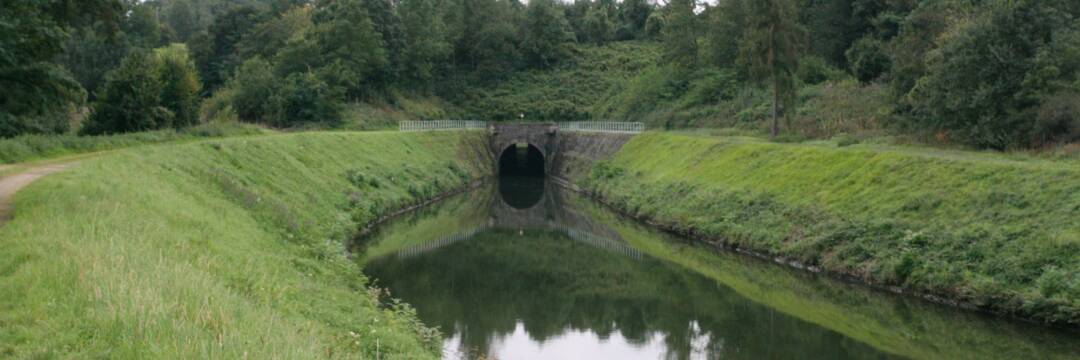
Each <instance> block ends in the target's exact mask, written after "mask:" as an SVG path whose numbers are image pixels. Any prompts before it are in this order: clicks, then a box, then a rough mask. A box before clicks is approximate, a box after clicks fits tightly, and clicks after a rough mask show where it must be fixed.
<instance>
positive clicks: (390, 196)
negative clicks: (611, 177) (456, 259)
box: [0, 132, 490, 359]
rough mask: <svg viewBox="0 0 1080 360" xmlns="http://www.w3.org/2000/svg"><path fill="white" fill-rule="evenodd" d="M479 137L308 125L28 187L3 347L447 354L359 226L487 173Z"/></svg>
mask: <svg viewBox="0 0 1080 360" xmlns="http://www.w3.org/2000/svg"><path fill="white" fill-rule="evenodd" d="M481 140H482V135H481V134H480V133H464V132H441V133H430V134H398V133H360V134H357V133H303V134H290V135H271V136H261V137H247V138H233V139H221V140H211V141H202V142H196V143H190V144H183V145H164V146H144V147H139V148H137V149H128V150H120V151H116V152H114V153H112V154H109V155H108V156H102V157H98V158H94V159H89V160H84V161H82V162H81V163H79V164H77V165H75V166H74V168H72V169H71V170H69V171H67V172H64V173H62V174H56V175H53V176H50V177H47V178H44V179H42V180H40V181H38V182H36V183H34V184H32V185H30V186H29V187H27V188H26V189H24V190H23V191H21V192H19V193H18V194H17V196H16V203H15V210H16V213H15V218H14V220H13V221H12V222H10V223H7V224H5V225H4V226H2V227H0V248H3V249H4V251H2V252H0V309H2V311H0V357H4V358H8V357H12V358H52V357H58V358H132V359H138V358H264V359H273V358H367V359H374V358H379V357H381V358H395V359H396V358H409V359H424V358H435V357H436V354H437V350H438V342H439V339H438V337H437V333H436V332H432V331H431V330H430V329H427V328H426V327H424V326H423V325H421V324H419V322H418V321H417V320H416V319H415V318H414V317H413V316H412V315H411V313H410V312H409V310H408V309H406V308H401V307H394V308H381V307H379V305H378V303H377V302H376V300H375V297H374V295H373V293H372V292H370V290H369V288H368V286H369V283H368V281H367V279H366V278H365V277H364V275H363V274H362V273H361V272H360V269H358V268H357V267H356V266H355V265H354V264H353V263H352V262H351V261H350V260H349V259H347V257H346V255H345V251H344V244H343V241H344V239H345V237H346V236H348V235H349V234H350V233H352V232H353V231H354V230H355V229H357V228H358V227H359V226H360V225H361V224H365V223H368V222H371V221H373V220H375V219H377V218H378V217H380V216H382V215H385V214H386V213H387V212H390V211H393V210H396V209H397V208H400V207H402V206H405V205H408V204H412V203H414V202H417V201H420V200H424V199H428V198H431V197H432V196H434V195H436V194H439V193H441V192H444V191H447V190H449V189H452V188H456V187H460V186H462V185H464V184H465V183H467V182H468V181H469V180H470V179H472V178H476V177H479V176H483V175H486V174H487V173H488V172H489V171H490V169H488V168H487V167H488V166H489V165H488V164H489V160H486V159H485V158H482V157H477V156H478V155H480V154H478V153H476V152H474V151H475V150H476V149H477V147H476V145H477V144H483V143H482V142H479V141H481Z"/></svg>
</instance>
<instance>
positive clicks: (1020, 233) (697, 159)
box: [583, 133, 1080, 324]
mask: <svg viewBox="0 0 1080 360" xmlns="http://www.w3.org/2000/svg"><path fill="white" fill-rule="evenodd" d="M927 152H929V153H927ZM583 183H584V186H585V187H586V188H588V189H590V190H591V191H594V192H596V193H597V194H598V195H599V196H601V197H603V198H604V199H606V200H607V201H609V202H611V203H613V204H614V205H615V206H617V207H619V208H622V209H624V210H626V211H627V212H630V213H632V214H634V215H636V216H638V217H641V218H647V219H650V220H652V221H654V222H657V223H659V224H661V225H662V226H664V227H667V228H671V229H674V230H677V231H681V232H684V233H688V234H693V235H698V236H703V237H707V238H712V239H717V240H721V241H723V242H725V243H728V244H730V245H735V246H739V247H743V248H748V249H753V250H756V251H761V252H766V253H770V254H774V255H778V256H784V257H789V258H793V259H797V260H799V261H802V262H804V263H808V264H811V265H818V266H821V267H823V268H824V269H826V270H829V271H833V272H840V273H846V274H850V275H853V276H857V277H859V278H862V279H863V280H865V281H868V282H871V283H875V284H881V285H891V286H901V287H904V288H908V289H914V290H917V291H925V292H930V293H933V294H936V295H939V296H943V297H946V298H950V299H955V300H963V301H966V302H970V303H972V304H974V305H977V306H980V307H984V308H987V309H991V310H995V311H1001V312H1008V313H1013V314H1016V315H1019V316H1024V317H1029V318H1034V319H1038V320H1042V321H1048V322H1059V323H1072V324H1077V323H1080V222H1077V221H1076V219H1080V166H1078V163H1077V162H1076V161H1072V160H1061V161H1053V160H1047V159H1040V158H1035V157H1022V156H1017V157H999V156H993V155H989V154H981V153H964V152H959V151H944V152H940V153H934V152H932V151H930V150H914V149H905V148H899V147H882V146H877V145H853V146H848V147H845V148H835V147H828V146H822V145H815V144H810V145H798V144H774V143H767V142H760V141H753V140H747V139H744V138H735V139H733V140H728V139H725V138H710V137H704V136H685V135H675V134H663V133H652V134H646V135H642V136H638V137H636V138H635V139H633V140H632V141H631V142H630V143H628V144H627V145H626V146H625V147H624V148H623V149H622V150H621V151H620V152H619V153H618V154H617V155H616V157H615V158H614V159H613V160H612V161H610V162H602V163H599V164H597V165H596V166H595V167H594V169H593V171H592V173H591V174H590V175H589V177H588V178H587V179H584V181H583Z"/></svg>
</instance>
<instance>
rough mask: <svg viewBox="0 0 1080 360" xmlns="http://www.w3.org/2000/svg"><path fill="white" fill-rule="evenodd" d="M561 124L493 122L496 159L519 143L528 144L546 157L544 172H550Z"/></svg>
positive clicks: (493, 150)
mask: <svg viewBox="0 0 1080 360" xmlns="http://www.w3.org/2000/svg"><path fill="white" fill-rule="evenodd" d="M558 129H559V126H558V125H556V124H553V123H518V124H514V123H499V124H492V125H491V127H490V130H491V152H492V153H493V154H495V156H496V159H495V160H496V161H499V160H501V159H500V158H501V157H502V154H503V152H505V151H506V150H507V149H508V148H510V147H511V146H516V145H517V144H527V145H529V146H531V147H532V148H535V149H536V151H539V153H540V155H542V156H543V159H544V173H545V174H546V173H550V171H551V164H552V160H553V159H554V157H555V156H556V150H557V148H558V141H557V135H558Z"/></svg>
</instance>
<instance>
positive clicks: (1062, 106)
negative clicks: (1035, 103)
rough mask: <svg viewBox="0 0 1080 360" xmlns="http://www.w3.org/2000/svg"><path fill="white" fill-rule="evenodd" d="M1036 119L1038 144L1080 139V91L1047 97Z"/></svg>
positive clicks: (1036, 140)
mask: <svg viewBox="0 0 1080 360" xmlns="http://www.w3.org/2000/svg"><path fill="white" fill-rule="evenodd" d="M1035 119H1036V125H1035V139H1033V140H1034V143H1036V144H1049V143H1060V142H1074V141H1080V93H1074V92H1068V93H1061V94H1056V95H1054V96H1052V97H1050V98H1048V99H1046V100H1045V101H1044V102H1043V103H1042V105H1041V106H1039V109H1038V112H1037V114H1036V116H1035Z"/></svg>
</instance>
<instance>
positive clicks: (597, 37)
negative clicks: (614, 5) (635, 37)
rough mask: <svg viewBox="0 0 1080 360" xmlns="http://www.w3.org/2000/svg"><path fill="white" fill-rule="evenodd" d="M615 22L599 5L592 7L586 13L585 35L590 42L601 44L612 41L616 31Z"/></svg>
mask: <svg viewBox="0 0 1080 360" xmlns="http://www.w3.org/2000/svg"><path fill="white" fill-rule="evenodd" d="M614 20H615V19H612V18H611V17H609V16H608V12H607V10H605V9H604V8H603V7H601V6H600V5H599V3H597V4H594V5H593V6H592V7H590V8H589V11H588V12H587V13H585V35H586V36H587V38H588V41H589V42H592V43H596V44H600V43H604V42H607V41H608V40H610V39H611V36H612V32H613V31H614V29H615V23H614V22H613V21H614Z"/></svg>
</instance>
